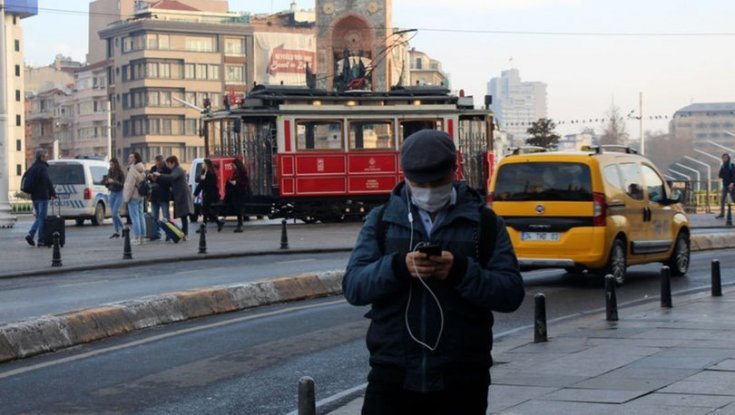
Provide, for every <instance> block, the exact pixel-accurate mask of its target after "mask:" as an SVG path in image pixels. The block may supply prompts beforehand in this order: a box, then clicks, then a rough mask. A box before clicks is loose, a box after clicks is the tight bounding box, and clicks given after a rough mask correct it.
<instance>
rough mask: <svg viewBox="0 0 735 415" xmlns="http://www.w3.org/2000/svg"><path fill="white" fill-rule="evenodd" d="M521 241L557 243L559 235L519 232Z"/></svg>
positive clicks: (553, 233) (556, 233)
mask: <svg viewBox="0 0 735 415" xmlns="http://www.w3.org/2000/svg"><path fill="white" fill-rule="evenodd" d="M521 240H522V241H553V242H556V241H559V240H561V233H559V232H521Z"/></svg>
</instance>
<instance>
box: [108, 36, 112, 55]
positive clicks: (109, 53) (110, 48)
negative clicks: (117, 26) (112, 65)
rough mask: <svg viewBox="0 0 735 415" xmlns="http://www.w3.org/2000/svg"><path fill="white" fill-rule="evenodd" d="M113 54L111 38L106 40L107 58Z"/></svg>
mask: <svg viewBox="0 0 735 415" xmlns="http://www.w3.org/2000/svg"><path fill="white" fill-rule="evenodd" d="M112 54H113V51H112V38H110V39H107V58H108V59H109V58H111V57H112Z"/></svg>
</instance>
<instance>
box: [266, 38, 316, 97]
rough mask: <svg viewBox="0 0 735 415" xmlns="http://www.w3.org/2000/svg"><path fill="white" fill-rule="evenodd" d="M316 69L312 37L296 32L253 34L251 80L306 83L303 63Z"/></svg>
mask: <svg viewBox="0 0 735 415" xmlns="http://www.w3.org/2000/svg"><path fill="white" fill-rule="evenodd" d="M307 64H308V65H309V68H310V69H311V71H312V72H314V73H316V37H315V36H314V35H303V34H296V33H256V34H255V82H257V83H259V84H272V85H273V84H280V83H281V82H283V83H284V84H286V85H306V75H305V74H306V65H307Z"/></svg>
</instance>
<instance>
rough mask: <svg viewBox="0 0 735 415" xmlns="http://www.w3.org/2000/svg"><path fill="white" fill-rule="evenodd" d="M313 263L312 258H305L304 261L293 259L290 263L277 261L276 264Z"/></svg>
mask: <svg viewBox="0 0 735 415" xmlns="http://www.w3.org/2000/svg"><path fill="white" fill-rule="evenodd" d="M312 261H315V259H314V258H306V259H294V260H291V261H278V262H277V263H278V264H297V263H299V262H312Z"/></svg>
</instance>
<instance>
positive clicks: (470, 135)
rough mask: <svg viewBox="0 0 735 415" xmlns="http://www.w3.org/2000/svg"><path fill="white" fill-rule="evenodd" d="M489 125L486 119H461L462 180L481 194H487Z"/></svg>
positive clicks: (474, 117) (478, 117)
mask: <svg viewBox="0 0 735 415" xmlns="http://www.w3.org/2000/svg"><path fill="white" fill-rule="evenodd" d="M487 128H488V123H487V120H486V118H485V117H481V116H467V117H462V116H460V118H459V150H460V152H461V154H462V165H461V166H460V169H461V172H462V178H463V179H464V180H465V181H466V182H467V184H468V185H469V186H470V187H472V188H474V189H476V190H478V191H479V192H480V193H481V194H483V195H484V194H486V193H487V180H488V177H487V176H488V165H487V152H488V149H489V145H488V144H489V142H490V140H489V135H488V131H487Z"/></svg>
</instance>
